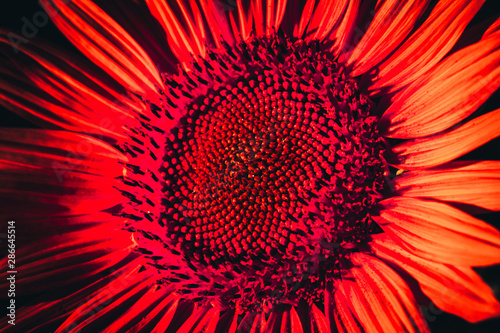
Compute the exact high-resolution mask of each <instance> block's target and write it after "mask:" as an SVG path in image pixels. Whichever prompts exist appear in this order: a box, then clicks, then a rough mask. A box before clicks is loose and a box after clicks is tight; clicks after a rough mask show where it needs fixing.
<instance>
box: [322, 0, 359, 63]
mask: <svg viewBox="0 0 500 333" xmlns="http://www.w3.org/2000/svg"><path fill="white" fill-rule="evenodd" d="M360 4H361V0H352V1H349V5H348V7H347V9H346V11H345V13H344V16H343V18H342V20H341V21H340V25H339V26H338V27H337V28H336V29H334V31H333V32H332V33H331V35H330V36H329V37H328V38H329V39H330V40H331V41H332V42H333V45H332V47H331V48H330V51H331V52H333V54H334V55H335V57H337V56H339V55H342V53H344V54H346V53H349V52H351V50H352V49H354V47H355V46H356V45H349V43H348V42H347V41H348V40H350V36H351V35H352V32H353V30H354V29H353V28H354V24H355V22H356V17H357V16H358V12H359V8H360Z"/></svg>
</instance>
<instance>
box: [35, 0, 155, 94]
mask: <svg viewBox="0 0 500 333" xmlns="http://www.w3.org/2000/svg"><path fill="white" fill-rule="evenodd" d="M42 5H43V6H44V8H45V10H46V11H47V13H48V14H49V15H50V16H51V18H52V20H53V21H54V23H55V24H56V25H57V27H58V28H59V29H60V30H61V31H62V32H63V33H64V34H65V35H66V37H67V38H68V39H69V40H70V41H71V42H72V43H73V44H74V45H75V46H76V47H77V48H78V49H79V50H80V51H81V52H82V53H84V54H85V55H86V56H88V57H89V58H90V59H91V60H92V61H93V62H95V63H96V64H97V65H98V66H100V67H101V68H102V69H103V70H104V71H106V72H107V73H108V74H109V75H110V76H112V77H114V78H115V79H116V80H117V81H118V82H120V83H121V84H122V85H123V86H124V87H125V88H127V89H129V90H130V91H133V92H134V93H137V94H141V95H143V96H146V95H154V94H156V92H157V87H158V88H162V87H163V81H162V80H161V78H160V75H159V73H158V71H157V69H156V68H155V66H154V64H153V62H152V61H151V59H150V58H149V56H148V55H147V54H146V52H145V51H144V50H143V49H142V48H141V47H140V46H139V44H137V42H136V41H135V40H134V39H133V38H132V37H130V35H129V34H128V33H127V32H126V31H125V30H123V28H122V27H120V26H119V25H118V24H117V23H116V22H115V21H114V20H113V19H112V18H111V17H109V16H108V15H107V14H106V13H105V12H104V11H102V10H101V9H100V8H99V7H98V6H96V5H95V4H94V3H92V2H91V1H89V0H75V1H71V2H68V1H63V0H52V1H50V3H49V1H42Z"/></svg>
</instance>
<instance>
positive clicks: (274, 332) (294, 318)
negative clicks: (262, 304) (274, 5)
mask: <svg viewBox="0 0 500 333" xmlns="http://www.w3.org/2000/svg"><path fill="white" fill-rule="evenodd" d="M288 332H290V333H303V332H304V330H303V329H302V324H301V322H300V318H299V316H298V314H297V311H296V310H295V308H294V307H293V306H291V305H285V304H281V305H278V306H275V307H274V308H273V310H272V312H271V314H270V315H269V319H268V320H267V323H266V326H265V327H264V330H263V333H288Z"/></svg>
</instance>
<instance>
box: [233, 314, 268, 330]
mask: <svg viewBox="0 0 500 333" xmlns="http://www.w3.org/2000/svg"><path fill="white" fill-rule="evenodd" d="M264 326H266V319H265V316H264V313H263V312H250V313H247V314H246V315H245V317H243V319H242V320H241V322H240V324H239V325H238V332H240V331H241V332H245V333H246V332H248V333H261V332H262V331H263V329H264Z"/></svg>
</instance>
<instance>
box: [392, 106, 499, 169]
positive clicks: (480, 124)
mask: <svg viewBox="0 0 500 333" xmlns="http://www.w3.org/2000/svg"><path fill="white" fill-rule="evenodd" d="M499 135H500V109H498V110H495V111H493V112H490V113H487V114H485V115H483V116H481V117H478V118H476V119H474V120H471V121H470V122H468V123H467V124H465V125H463V126H460V127H459V128H457V129H454V130H452V131H449V132H446V133H442V134H439V135H437V136H432V137H427V138H422V139H414V140H410V141H406V142H403V143H401V144H399V145H396V146H394V147H392V148H391V150H390V151H391V153H392V154H393V157H392V156H390V157H389V158H388V159H387V160H388V162H389V163H390V164H392V165H394V166H395V167H397V168H399V169H405V170H412V169H419V168H431V167H435V166H438V165H441V164H444V163H447V162H450V161H452V160H454V159H455V158H457V157H460V156H462V155H464V154H466V153H468V152H470V151H472V150H474V149H476V148H477V147H480V146H481V145H483V144H485V143H486V142H488V141H490V140H492V139H494V138H496V137H498V136H499Z"/></svg>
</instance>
